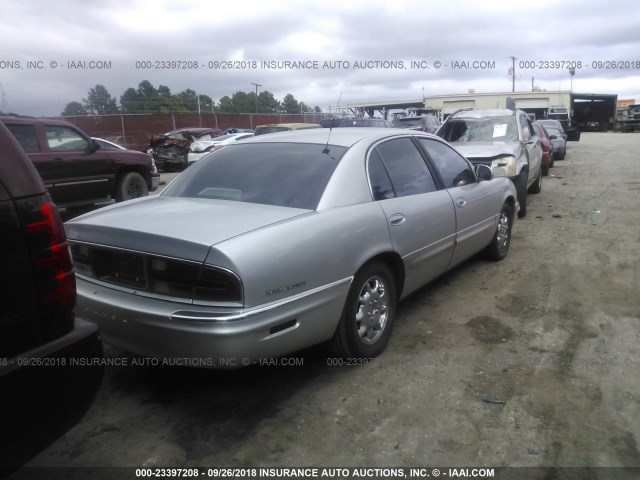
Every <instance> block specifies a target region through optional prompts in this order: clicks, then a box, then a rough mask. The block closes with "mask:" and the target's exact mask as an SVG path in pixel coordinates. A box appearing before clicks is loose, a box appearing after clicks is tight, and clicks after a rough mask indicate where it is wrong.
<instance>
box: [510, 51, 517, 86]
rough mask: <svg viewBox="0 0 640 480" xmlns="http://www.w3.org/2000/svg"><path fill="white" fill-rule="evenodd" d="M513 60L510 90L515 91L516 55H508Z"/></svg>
mask: <svg viewBox="0 0 640 480" xmlns="http://www.w3.org/2000/svg"><path fill="white" fill-rule="evenodd" d="M509 58H510V59H511V61H512V62H513V64H512V67H511V91H512V92H515V91H516V57H509Z"/></svg>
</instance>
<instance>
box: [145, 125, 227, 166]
mask: <svg viewBox="0 0 640 480" xmlns="http://www.w3.org/2000/svg"><path fill="white" fill-rule="evenodd" d="M223 134H224V132H223V131H222V130H220V129H218V128H179V129H177V130H171V131H169V132H166V133H163V134H162V135H154V136H152V137H151V140H150V141H149V145H148V146H147V148H146V149H145V152H147V153H149V154H151V156H152V157H153V159H154V161H155V163H156V166H157V168H158V170H161V171H170V170H173V171H176V170H177V171H180V170H184V169H185V168H187V166H188V165H189V159H188V158H189V147H190V146H191V144H192V143H193V142H196V141H204V140H211V139H212V138H215V137H218V136H220V135H223Z"/></svg>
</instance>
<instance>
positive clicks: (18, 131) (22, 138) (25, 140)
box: [6, 124, 40, 153]
mask: <svg viewBox="0 0 640 480" xmlns="http://www.w3.org/2000/svg"><path fill="white" fill-rule="evenodd" d="M6 125H7V128H8V129H9V130H10V131H11V133H13V136H14V137H16V140H18V143H19V144H20V146H21V147H22V149H23V150H24V151H25V152H27V153H37V152H39V151H40V142H38V136H37V135H36V128H35V127H34V126H33V125H21V124H13V125H12V124H6Z"/></svg>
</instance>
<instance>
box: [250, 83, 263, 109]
mask: <svg viewBox="0 0 640 480" xmlns="http://www.w3.org/2000/svg"><path fill="white" fill-rule="evenodd" d="M251 85H255V86H256V114H257V113H258V87H261V86H262V85H260V84H258V83H253V82H251Z"/></svg>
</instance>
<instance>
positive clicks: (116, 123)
mask: <svg viewBox="0 0 640 480" xmlns="http://www.w3.org/2000/svg"><path fill="white" fill-rule="evenodd" d="M325 117H326V115H323V114H321V113H304V114H291V115H290V114H255V113H200V114H198V113H167V114H162V113H157V114H139V115H136V114H128V115H127V114H116V115H81V116H68V117H56V118H58V119H62V120H66V121H67V122H71V123H73V124H74V125H76V126H78V127H79V128H81V129H82V130H83V131H84V132H86V133H87V134H89V135H90V136H92V137H99V138H104V139H107V140H111V141H115V142H116V143H118V144H120V145H122V146H123V147H126V148H129V149H131V150H143V149H144V148H145V147H146V146H147V145H148V144H149V139H150V138H151V136H152V135H159V134H162V133H164V132H167V131H169V130H175V129H176V128H187V127H205V128H219V129H221V130H225V129H227V128H233V127H235V128H251V129H253V128H255V127H256V126H258V125H264V124H269V123H294V122H303V123H318V122H319V121H320V120H321V119H323V118H325Z"/></svg>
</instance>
